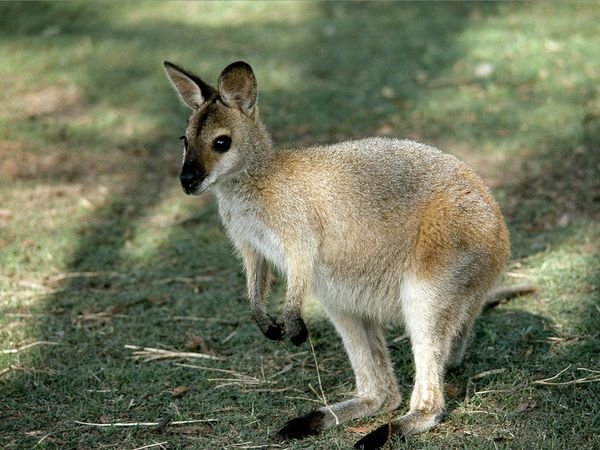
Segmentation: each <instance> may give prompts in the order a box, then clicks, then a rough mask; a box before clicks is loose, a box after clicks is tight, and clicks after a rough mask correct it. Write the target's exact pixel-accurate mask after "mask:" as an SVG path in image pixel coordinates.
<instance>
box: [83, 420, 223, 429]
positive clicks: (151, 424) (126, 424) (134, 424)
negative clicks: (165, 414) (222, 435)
mask: <svg viewBox="0 0 600 450" xmlns="http://www.w3.org/2000/svg"><path fill="white" fill-rule="evenodd" d="M74 422H75V423H76V424H77V425H85V426H88V427H98V428H110V427H114V428H121V427H157V426H159V425H161V422H115V423H94V422H82V421H79V420H75V421H74ZM206 422H217V419H195V420H176V421H173V422H169V426H170V425H187V424H190V423H206Z"/></svg>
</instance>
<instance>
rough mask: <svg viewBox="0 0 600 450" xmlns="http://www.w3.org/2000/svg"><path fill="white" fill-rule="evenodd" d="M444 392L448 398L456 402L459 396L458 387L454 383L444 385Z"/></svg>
mask: <svg viewBox="0 0 600 450" xmlns="http://www.w3.org/2000/svg"><path fill="white" fill-rule="evenodd" d="M444 391H445V392H446V397H448V398H449V399H450V400H454V399H455V398H456V396H457V395H458V387H457V386H456V385H455V384H452V383H446V384H445V385H444Z"/></svg>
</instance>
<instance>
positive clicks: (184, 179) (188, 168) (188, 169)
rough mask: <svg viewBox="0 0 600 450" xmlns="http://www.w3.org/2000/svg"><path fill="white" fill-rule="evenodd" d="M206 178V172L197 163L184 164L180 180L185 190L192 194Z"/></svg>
mask: <svg viewBox="0 0 600 450" xmlns="http://www.w3.org/2000/svg"><path fill="white" fill-rule="evenodd" d="M203 179H204V172H203V171H202V170H201V169H200V167H198V165H197V164H184V165H183V168H182V169H181V174H180V175H179V181H180V182H181V187H182V188H183V191H184V192H185V193H186V194H188V195H190V194H193V193H194V191H195V190H196V189H197V188H198V186H200V183H202V180H203Z"/></svg>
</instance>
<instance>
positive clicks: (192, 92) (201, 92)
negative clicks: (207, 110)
mask: <svg viewBox="0 0 600 450" xmlns="http://www.w3.org/2000/svg"><path fill="white" fill-rule="evenodd" d="M164 65H165V72H167V76H168V77H169V80H170V81H171V84H172V85H173V87H174V88H175V90H176V91H177V93H178V94H179V98H181V100H182V101H183V103H185V104H186V105H188V106H189V107H190V108H192V109H198V108H200V106H202V104H203V103H204V102H205V101H207V100H208V99H210V98H211V97H213V96H214V95H216V90H215V89H214V88H213V87H212V86H210V85H208V84H206V83H205V82H204V81H202V80H201V79H200V78H199V77H198V76H196V75H194V74H193V73H191V72H188V71H186V70H184V69H182V68H181V67H179V66H177V65H175V64H173V63H171V62H169V61H165V62H164Z"/></svg>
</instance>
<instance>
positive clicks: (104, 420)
mask: <svg viewBox="0 0 600 450" xmlns="http://www.w3.org/2000/svg"><path fill="white" fill-rule="evenodd" d="M100 423H110V417H109V416H107V415H106V414H104V415H102V416H100Z"/></svg>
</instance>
